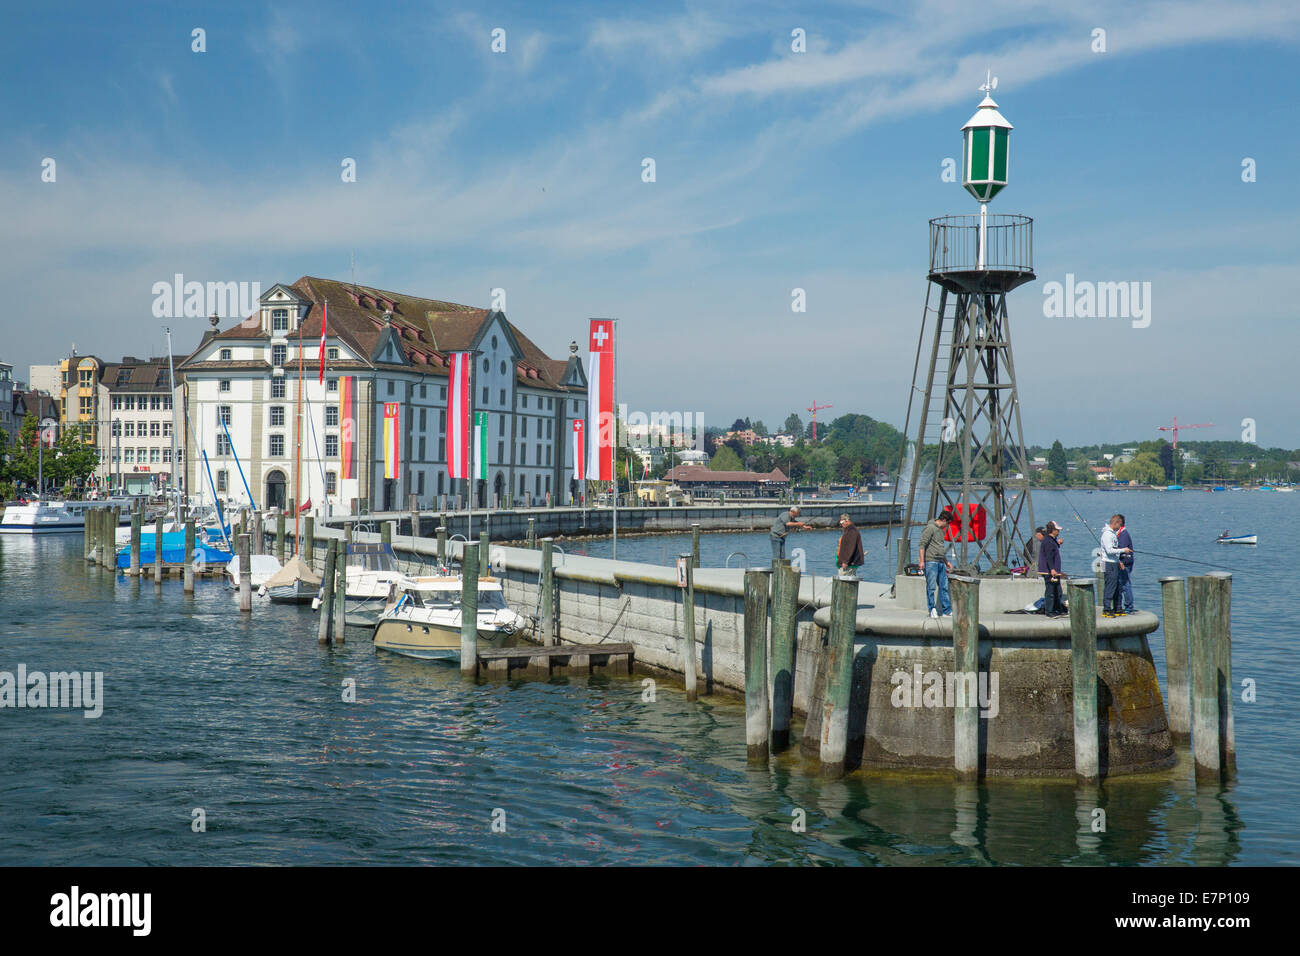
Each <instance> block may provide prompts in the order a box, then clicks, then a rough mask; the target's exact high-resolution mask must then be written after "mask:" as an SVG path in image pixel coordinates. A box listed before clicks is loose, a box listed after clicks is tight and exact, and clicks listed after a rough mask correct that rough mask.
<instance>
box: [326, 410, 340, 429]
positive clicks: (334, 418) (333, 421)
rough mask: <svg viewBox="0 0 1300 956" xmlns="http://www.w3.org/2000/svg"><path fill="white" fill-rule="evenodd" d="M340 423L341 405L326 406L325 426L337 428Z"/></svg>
mask: <svg viewBox="0 0 1300 956" xmlns="http://www.w3.org/2000/svg"><path fill="white" fill-rule="evenodd" d="M338 423H339V407H338V406H337V405H326V406H325V427H326V428H337V427H338Z"/></svg>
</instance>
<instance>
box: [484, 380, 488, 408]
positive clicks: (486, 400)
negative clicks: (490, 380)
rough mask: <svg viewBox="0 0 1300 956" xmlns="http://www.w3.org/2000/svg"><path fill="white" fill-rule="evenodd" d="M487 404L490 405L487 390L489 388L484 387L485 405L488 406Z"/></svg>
mask: <svg viewBox="0 0 1300 956" xmlns="http://www.w3.org/2000/svg"><path fill="white" fill-rule="evenodd" d="M487 403H488V390H487V386H486V385H484V386H483V404H484V405H486V404H487Z"/></svg>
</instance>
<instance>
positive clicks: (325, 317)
mask: <svg viewBox="0 0 1300 956" xmlns="http://www.w3.org/2000/svg"><path fill="white" fill-rule="evenodd" d="M329 321H330V304H329V303H328V302H326V303H325V305H324V306H322V308H321V316H320V383H321V384H322V385H324V384H325V327H326V326H328V325H329Z"/></svg>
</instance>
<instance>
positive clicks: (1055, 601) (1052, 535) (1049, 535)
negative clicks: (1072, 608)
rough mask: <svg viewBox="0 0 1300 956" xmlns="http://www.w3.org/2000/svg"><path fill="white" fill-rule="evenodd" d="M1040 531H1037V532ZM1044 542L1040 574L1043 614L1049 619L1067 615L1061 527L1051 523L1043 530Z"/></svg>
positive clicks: (1039, 555)
mask: <svg viewBox="0 0 1300 956" xmlns="http://www.w3.org/2000/svg"><path fill="white" fill-rule="evenodd" d="M1037 530H1038V529H1035V531H1037ZM1042 532H1043V540H1042V542H1041V543H1040V544H1039V546H1038V573H1039V574H1041V575H1042V576H1043V613H1044V614H1045V615H1047V616H1048V617H1061V616H1062V615H1063V614H1065V604H1064V602H1063V601H1062V600H1061V578H1063V577H1065V574H1064V573H1063V572H1062V571H1061V544H1060V534H1061V526H1060V525H1059V524H1057V523H1056V522H1055V521H1049V522H1047V524H1046V525H1045V526H1044V527H1043V528H1042Z"/></svg>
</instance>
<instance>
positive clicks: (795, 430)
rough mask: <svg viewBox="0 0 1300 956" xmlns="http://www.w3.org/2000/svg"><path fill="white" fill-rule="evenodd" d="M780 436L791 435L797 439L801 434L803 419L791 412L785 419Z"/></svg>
mask: <svg viewBox="0 0 1300 956" xmlns="http://www.w3.org/2000/svg"><path fill="white" fill-rule="evenodd" d="M781 434H783V435H793V436H794V437H795V438H798V437H799V436H800V435H802V434H803V419H802V418H800V417H799V416H798V415H796V414H795V413H794V412H791V413H790V414H789V415H787V416H786V417H785V424H783V425H782V426H781Z"/></svg>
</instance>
